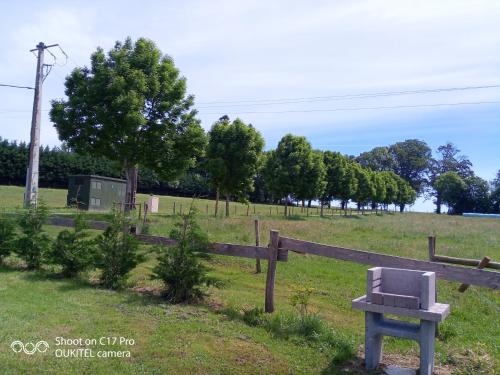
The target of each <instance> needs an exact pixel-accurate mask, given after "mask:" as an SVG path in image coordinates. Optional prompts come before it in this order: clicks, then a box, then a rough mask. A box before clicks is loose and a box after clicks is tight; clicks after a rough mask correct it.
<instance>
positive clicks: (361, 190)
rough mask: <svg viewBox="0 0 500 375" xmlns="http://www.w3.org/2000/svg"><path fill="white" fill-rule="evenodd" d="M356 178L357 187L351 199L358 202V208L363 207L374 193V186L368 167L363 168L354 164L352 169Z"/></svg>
mask: <svg viewBox="0 0 500 375" xmlns="http://www.w3.org/2000/svg"><path fill="white" fill-rule="evenodd" d="M354 172H355V175H356V180H357V181H358V188H357V189H356V193H355V194H354V197H353V199H354V200H355V201H356V203H357V204H358V209H360V208H363V207H364V206H366V204H367V203H368V202H369V201H370V199H371V198H372V197H373V196H374V195H375V188H374V186H373V182H372V176H371V175H372V173H373V172H371V171H370V170H369V169H366V168H363V167H362V166H360V165H359V164H356V166H355V169H354Z"/></svg>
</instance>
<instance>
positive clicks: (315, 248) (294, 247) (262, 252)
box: [48, 217, 500, 312]
mask: <svg viewBox="0 0 500 375" xmlns="http://www.w3.org/2000/svg"><path fill="white" fill-rule="evenodd" d="M48 223H49V224H51V225H59V226H73V225H74V221H73V219H70V218H59V217H52V218H50V219H49V222H48ZM107 225H108V223H106V222H103V221H93V220H90V221H88V226H89V228H92V229H104V228H105V227H106V226H107ZM256 228H258V223H256ZM256 233H258V230H257V231H256ZM135 236H136V238H137V239H138V240H140V241H141V242H144V243H147V244H161V245H166V246H171V245H174V244H175V240H172V239H170V238H167V237H163V236H151V235H145V234H135ZM258 241H259V240H257V241H256V242H257V243H258ZM431 242H432V241H431V240H430V243H431ZM434 245H435V240H434ZM289 251H293V252H297V253H302V254H313V255H317V256H323V257H328V258H334V259H339V260H344V261H349V262H355V263H360V264H366V265H371V266H376V267H394V268H404V269H411V270H421V271H432V272H435V273H436V277H437V278H440V279H444V280H449V281H455V282H459V283H462V284H463V285H477V286H481V287H486V288H491V289H495V290H497V289H500V272H495V271H486V270H484V269H474V268H466V267H460V266H455V265H448V264H441V263H437V262H434V261H425V260H418V259H411V258H405V257H399V256H394V255H386V254H380V253H374V252H369V251H363V250H355V249H349V248H345V247H339V246H333V245H325V244H320V243H316V242H310V241H303V240H299V239H294V238H290V237H283V236H280V234H279V232H278V231H275V230H271V232H270V242H269V245H268V246H266V247H264V246H258V245H255V246H253V245H239V244H230V243H219V242H215V243H212V244H211V245H210V247H209V249H208V252H209V253H211V254H215V255H227V256H237V257H243V258H251V259H258V260H260V259H267V262H268V267H267V276H266V294H265V311H266V312H272V311H274V284H275V279H276V264H277V262H278V261H285V262H286V261H287V260H288V252H289ZM259 266H260V264H259ZM461 288H462V286H461Z"/></svg>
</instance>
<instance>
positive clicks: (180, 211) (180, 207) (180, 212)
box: [179, 203, 182, 215]
mask: <svg viewBox="0 0 500 375" xmlns="http://www.w3.org/2000/svg"><path fill="white" fill-rule="evenodd" d="M179 214H180V215H182V203H181V204H179Z"/></svg>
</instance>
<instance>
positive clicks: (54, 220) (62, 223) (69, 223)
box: [47, 216, 109, 230]
mask: <svg viewBox="0 0 500 375" xmlns="http://www.w3.org/2000/svg"><path fill="white" fill-rule="evenodd" d="M86 223H87V228H89V229H97V230H105V229H106V228H107V227H108V226H109V223H108V222H107V221H98V220H87V221H86ZM47 225H55V226H58V227H74V226H75V220H74V219H72V218H70V217H61V216H53V217H50V218H48V219H47Z"/></svg>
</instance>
